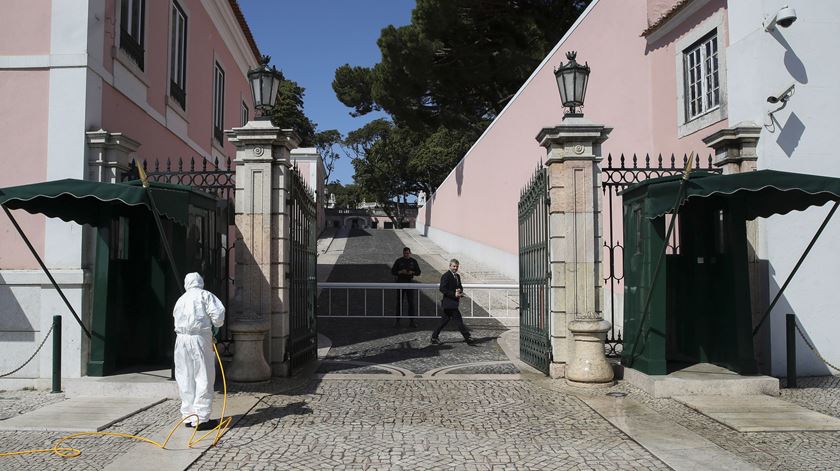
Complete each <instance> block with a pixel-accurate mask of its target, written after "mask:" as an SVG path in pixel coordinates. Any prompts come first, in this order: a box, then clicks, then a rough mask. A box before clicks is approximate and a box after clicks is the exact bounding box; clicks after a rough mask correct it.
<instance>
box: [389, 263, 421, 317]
mask: <svg viewBox="0 0 840 471" xmlns="http://www.w3.org/2000/svg"><path fill="white" fill-rule="evenodd" d="M391 274H392V275H394V277H395V280H394V281H396V282H397V283H411V281H412V280H413V279H414V277H415V276H418V275H420V265H418V264H417V260H414V259H413V258H411V249H410V248H408V247H403V256H402V257H400V258H398V259H397V260H396V261H394V265H393V266H392V267H391ZM403 298H405V300H406V301H407V302H408V316H409V320H408V326H409V327H414V319H412V318H413V317H414V290H410V289H401V290H399V291H398V292H397V316H402V312H403V310H402V305H403ZM394 325H395V326H398V325H400V319H399V317H398V318H397V319H396V320H395V321H394Z"/></svg>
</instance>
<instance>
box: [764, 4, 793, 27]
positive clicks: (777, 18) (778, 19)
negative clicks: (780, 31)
mask: <svg viewBox="0 0 840 471" xmlns="http://www.w3.org/2000/svg"><path fill="white" fill-rule="evenodd" d="M794 21H796V10H794V9H793V8H791V7H789V6H787V5H785V6H783V7H782V8H781V9H780V10H779V11H777V12H776V14H775V15H773V17H772V18H769V19H766V18H765V20H764V31H768V32H769V31H771V30H773V29H775V28H776V25H779V26H781V27H782V28H787V27H788V26H790V25H792V24H793V22H794Z"/></svg>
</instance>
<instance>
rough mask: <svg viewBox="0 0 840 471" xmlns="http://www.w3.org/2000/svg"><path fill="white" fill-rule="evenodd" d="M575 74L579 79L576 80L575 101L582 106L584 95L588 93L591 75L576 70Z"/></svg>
mask: <svg viewBox="0 0 840 471" xmlns="http://www.w3.org/2000/svg"><path fill="white" fill-rule="evenodd" d="M575 75H576V76H577V80H576V81H575V103H577V105H578V106H580V105H582V104H583V97H584V96H585V95H586V82H587V80H588V79H589V76H588V75H587V74H586V73H585V72H583V71H576V72H575Z"/></svg>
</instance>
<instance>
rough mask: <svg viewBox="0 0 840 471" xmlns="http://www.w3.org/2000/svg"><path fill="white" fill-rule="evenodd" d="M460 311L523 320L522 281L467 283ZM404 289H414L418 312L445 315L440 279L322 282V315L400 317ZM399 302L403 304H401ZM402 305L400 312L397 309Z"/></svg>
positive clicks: (512, 321) (506, 321)
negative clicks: (400, 294) (520, 318)
mask: <svg viewBox="0 0 840 471" xmlns="http://www.w3.org/2000/svg"><path fill="white" fill-rule="evenodd" d="M463 286H464V297H463V298H461V306H460V311H461V315H462V316H464V317H465V318H493V319H498V320H500V321H502V322H503V323H504V324H508V325H510V324H516V323H518V321H519V285H517V284H478V283H467V284H464V285H463ZM400 290H411V291H412V294H413V295H412V296H411V297H412V298H413V299H412V304H413V306H414V308H415V312H414V313H415V315H416V316H417V317H420V318H424V317H425V318H434V317H439V316H440V315H441V312H442V309H441V307H440V301H441V298H442V296H443V295H442V294H441V293H440V291H439V290H438V285H437V284H436V283H343V282H322V283H318V317H344V318H367V317H379V318H396V317H398V316H408V312H407V311H408V308H406V304H407V301H403V302H399V304H397V303H398V301H397V299H398V296H399V294H398V293H399V291H400ZM397 306H399V308H397ZM397 309H399V312H398V311H397Z"/></svg>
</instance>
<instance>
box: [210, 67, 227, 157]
mask: <svg viewBox="0 0 840 471" xmlns="http://www.w3.org/2000/svg"><path fill="white" fill-rule="evenodd" d="M224 126H225V71H224V70H223V69H222V66H221V65H219V63H218V62H216V66H215V67H214V69H213V136H214V137H215V138H216V140H217V141H218V142H219V143H221V142H222V139H223V138H224Z"/></svg>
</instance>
